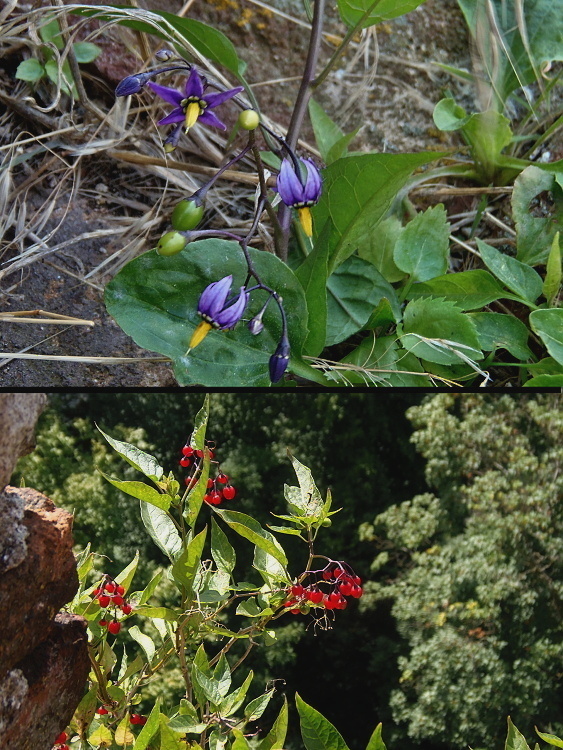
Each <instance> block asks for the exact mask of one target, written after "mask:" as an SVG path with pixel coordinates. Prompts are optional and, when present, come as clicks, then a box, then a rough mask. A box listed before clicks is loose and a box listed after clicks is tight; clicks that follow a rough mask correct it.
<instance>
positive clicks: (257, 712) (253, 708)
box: [244, 688, 274, 721]
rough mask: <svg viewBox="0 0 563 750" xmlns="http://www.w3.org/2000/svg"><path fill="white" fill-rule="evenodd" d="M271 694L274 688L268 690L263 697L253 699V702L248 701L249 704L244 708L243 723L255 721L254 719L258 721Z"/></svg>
mask: <svg viewBox="0 0 563 750" xmlns="http://www.w3.org/2000/svg"><path fill="white" fill-rule="evenodd" d="M273 694H274V688H272V689H271V690H268V692H267V693H264V694H263V695H259V696H258V698H255V699H254V700H253V701H250V703H248V704H247V705H246V706H245V707H244V718H245V721H256V719H259V718H260V717H261V716H262V714H263V713H264V711H265V710H266V706H267V705H268V703H269V702H270V699H271V697H272V695H273Z"/></svg>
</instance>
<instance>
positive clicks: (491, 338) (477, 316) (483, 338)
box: [468, 312, 533, 361]
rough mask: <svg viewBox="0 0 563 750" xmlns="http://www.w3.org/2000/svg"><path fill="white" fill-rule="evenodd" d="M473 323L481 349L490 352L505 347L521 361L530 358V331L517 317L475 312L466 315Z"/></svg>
mask: <svg viewBox="0 0 563 750" xmlns="http://www.w3.org/2000/svg"><path fill="white" fill-rule="evenodd" d="M468 317H469V318H470V319H471V320H472V321H473V323H474V324H475V329H476V331H477V337H478V339H479V344H480V347H481V349H483V351H485V352H492V351H495V350H496V349H506V350H507V351H508V352H510V353H511V354H512V356H513V357H516V359H518V360H521V361H526V360H528V359H531V358H532V356H533V355H532V352H531V351H530V349H529V348H528V337H529V335H530V331H529V330H528V328H527V327H526V326H525V325H524V323H522V321H521V320H518V318H515V317H513V316H512V315H503V314H502V313H492V312H476V313H469V316H468Z"/></svg>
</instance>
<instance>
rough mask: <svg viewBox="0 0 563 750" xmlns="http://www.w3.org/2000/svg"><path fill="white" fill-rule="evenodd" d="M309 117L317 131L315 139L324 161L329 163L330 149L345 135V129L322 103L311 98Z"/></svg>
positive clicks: (315, 131)
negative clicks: (330, 115) (342, 128)
mask: <svg viewBox="0 0 563 750" xmlns="http://www.w3.org/2000/svg"><path fill="white" fill-rule="evenodd" d="M309 117H310V118H311V125H312V126H313V131H314V133H315V140H316V142H317V146H318V148H319V151H320V152H321V157H322V159H323V161H324V162H325V163H326V164H328V163H329V162H328V159H327V157H328V154H329V151H330V149H331V148H332V147H333V146H334V145H335V144H336V143H338V141H340V140H341V138H343V137H344V131H342V130H341V129H340V128H339V126H338V125H337V124H336V123H335V122H334V120H332V119H331V118H330V117H329V116H328V115H327V114H326V112H325V111H324V109H323V108H322V107H321V105H320V104H317V102H316V101H315V100H314V99H313V98H311V99H309Z"/></svg>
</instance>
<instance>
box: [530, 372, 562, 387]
mask: <svg viewBox="0 0 563 750" xmlns="http://www.w3.org/2000/svg"><path fill="white" fill-rule="evenodd" d="M523 385H524V387H525V388H563V375H536V377H534V378H531V379H530V380H526V382H525V383H523Z"/></svg>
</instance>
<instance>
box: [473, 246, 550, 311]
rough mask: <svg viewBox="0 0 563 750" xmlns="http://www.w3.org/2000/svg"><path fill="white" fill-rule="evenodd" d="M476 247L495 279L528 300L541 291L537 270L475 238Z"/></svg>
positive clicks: (540, 280)
mask: <svg viewBox="0 0 563 750" xmlns="http://www.w3.org/2000/svg"><path fill="white" fill-rule="evenodd" d="M477 248H478V249H479V254H480V255H481V258H482V259H483V261H484V263H485V265H486V266H487V268H488V269H489V271H491V273H493V274H494V275H495V276H496V277H497V279H499V280H500V281H502V283H503V284H504V285H505V286H507V287H508V288H509V289H511V290H512V291H513V292H514V293H515V294H517V295H518V296H519V297H522V299H525V300H527V301H528V302H532V303H533V302H535V301H536V300H537V298H538V297H539V296H540V294H541V293H542V279H541V276H540V275H539V273H537V271H534V269H533V268H531V267H530V266H528V265H526V264H525V263H521V262H520V261H519V260H516V258H511V257H510V255H505V254H504V253H501V252H500V251H499V250H497V249H496V248H494V247H491V245H487V243H486V242H483V240H480V239H479V238H477Z"/></svg>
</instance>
